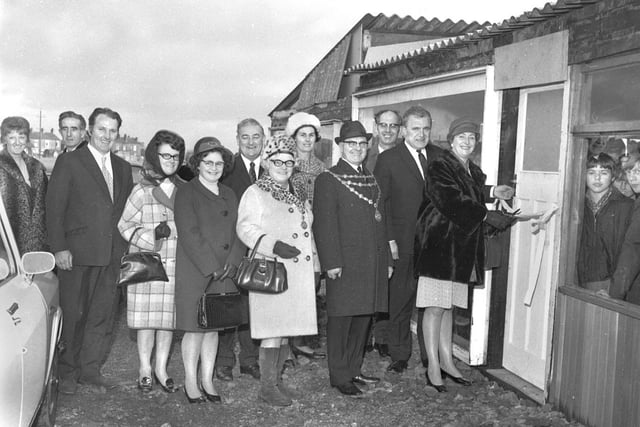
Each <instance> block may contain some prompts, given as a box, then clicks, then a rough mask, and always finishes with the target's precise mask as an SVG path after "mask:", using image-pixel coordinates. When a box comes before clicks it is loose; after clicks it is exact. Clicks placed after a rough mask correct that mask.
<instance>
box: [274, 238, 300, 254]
mask: <svg viewBox="0 0 640 427" xmlns="http://www.w3.org/2000/svg"><path fill="white" fill-rule="evenodd" d="M273 253H274V254H276V255H278V256H279V257H280V258H283V259H289V258H293V257H295V256H298V255H300V249H298V248H296V247H295V246H291V245H288V244H286V243H285V242H283V241H281V240H277V241H276V244H275V245H273Z"/></svg>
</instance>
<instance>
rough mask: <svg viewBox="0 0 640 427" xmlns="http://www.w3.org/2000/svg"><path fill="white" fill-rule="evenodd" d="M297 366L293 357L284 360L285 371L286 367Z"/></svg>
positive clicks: (283, 368)
mask: <svg viewBox="0 0 640 427" xmlns="http://www.w3.org/2000/svg"><path fill="white" fill-rule="evenodd" d="M295 367H296V362H295V360H293V359H287V360H285V361H284V364H283V365H282V372H284V370H285V369H293V368H295Z"/></svg>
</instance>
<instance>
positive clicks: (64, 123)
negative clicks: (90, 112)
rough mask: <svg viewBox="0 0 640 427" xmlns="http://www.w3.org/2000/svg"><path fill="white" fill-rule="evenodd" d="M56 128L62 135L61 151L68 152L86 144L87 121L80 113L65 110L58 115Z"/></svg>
mask: <svg viewBox="0 0 640 427" xmlns="http://www.w3.org/2000/svg"><path fill="white" fill-rule="evenodd" d="M58 129H59V130H60V136H61V137H62V143H63V145H64V147H63V148H62V153H70V152H71V151H74V150H77V149H78V148H82V147H84V146H85V145H87V141H85V139H84V138H85V135H86V133H87V131H86V129H87V122H86V121H85V120H84V117H82V115H81V114H78V113H76V112H74V111H65V112H63V113H60V116H58Z"/></svg>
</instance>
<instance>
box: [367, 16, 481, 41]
mask: <svg viewBox="0 0 640 427" xmlns="http://www.w3.org/2000/svg"><path fill="white" fill-rule="evenodd" d="M485 25H489V22H486V23H484V24H479V23H478V22H476V21H473V22H471V23H466V22H465V21H462V20H461V21H458V22H453V21H451V20H450V19H447V20H446V21H444V22H442V21H440V20H439V19H437V18H434V19H430V20H427V19H426V18H424V17H420V18H418V19H414V18H413V17H411V16H410V15H408V16H405V17H404V18H401V17H399V16H398V15H391V16H389V17H387V16H386V15H384V14H382V13H381V14H379V15H378V16H376V17H375V18H374V20H373V21H371V22H370V23H369V24H368V25H366V26H365V27H364V28H365V30H369V31H373V32H378V33H403V34H415V35H427V36H435V37H440V38H442V37H452V36H457V35H460V34H462V33H468V32H470V31H475V30H477V29H480V28H482V27H484V26H485Z"/></svg>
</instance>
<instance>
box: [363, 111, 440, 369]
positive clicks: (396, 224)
mask: <svg viewBox="0 0 640 427" xmlns="http://www.w3.org/2000/svg"><path fill="white" fill-rule="evenodd" d="M401 134H402V136H403V137H404V143H402V144H398V145H396V146H395V147H394V148H391V149H389V150H387V151H385V152H384V153H382V154H380V156H379V157H378V161H377V163H376V167H375V170H374V172H373V173H374V175H375V176H376V179H377V180H378V183H379V184H380V188H381V189H382V200H383V203H384V206H385V209H386V210H387V218H386V220H387V234H388V238H389V248H390V249H391V254H392V256H393V259H394V260H395V271H394V274H393V276H392V277H391V280H390V283H389V326H388V337H387V340H388V341H387V342H388V347H389V355H390V356H391V364H390V365H389V366H388V368H387V370H388V371H389V372H392V373H397V374H400V373H402V372H404V370H406V369H407V366H408V365H407V362H408V360H409V358H410V357H411V330H410V323H411V315H412V313H413V307H414V306H415V298H416V286H417V282H416V279H415V278H414V276H413V242H414V234H415V229H416V221H417V218H418V209H419V208H420V205H421V203H422V199H423V197H424V191H425V183H424V177H425V174H424V172H425V169H426V168H427V161H428V160H427V159H433V158H435V157H437V156H438V155H439V153H441V152H442V150H441V149H440V148H438V147H436V146H435V145H433V144H429V138H430V135H431V114H430V113H429V112H428V111H427V110H425V109H424V108H422V107H418V106H414V107H411V108H409V109H408V110H407V112H405V113H404V115H403V116H402V127H401ZM421 323H422V322H420V321H419V322H418V327H419V328H420V329H421ZM421 337H422V334H421V333H418V338H419V341H420V347H421V354H422V359H423V360H426V354H425V353H424V352H422V350H423V349H424V343H423V342H421Z"/></svg>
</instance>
